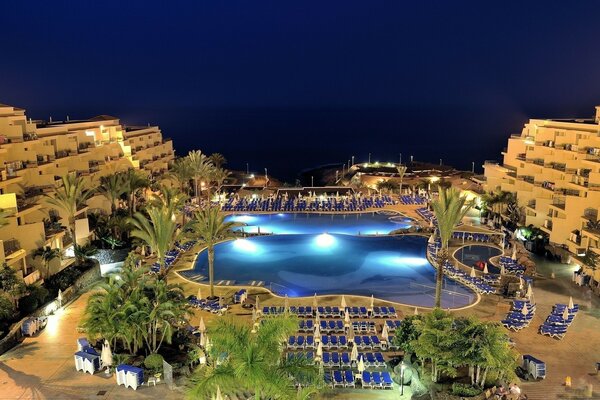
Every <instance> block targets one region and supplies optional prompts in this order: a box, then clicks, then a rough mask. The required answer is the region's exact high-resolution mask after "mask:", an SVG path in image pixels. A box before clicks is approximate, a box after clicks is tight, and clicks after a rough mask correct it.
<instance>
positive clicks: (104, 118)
mask: <svg viewBox="0 0 600 400" xmlns="http://www.w3.org/2000/svg"><path fill="white" fill-rule="evenodd" d="M115 119H119V118H118V117H113V116H112V115H106V114H102V115H97V116H95V117H94V118H90V119H89V120H88V121H113V120H115Z"/></svg>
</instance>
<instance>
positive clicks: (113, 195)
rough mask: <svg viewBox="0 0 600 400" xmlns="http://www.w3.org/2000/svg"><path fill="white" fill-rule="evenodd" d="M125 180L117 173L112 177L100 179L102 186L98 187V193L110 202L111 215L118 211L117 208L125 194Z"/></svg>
mask: <svg viewBox="0 0 600 400" xmlns="http://www.w3.org/2000/svg"><path fill="white" fill-rule="evenodd" d="M125 189H126V187H125V180H124V179H123V174H122V173H119V172H115V173H113V174H110V175H105V176H102V177H100V186H99V187H98V193H100V194H101V195H102V196H104V197H105V198H106V200H108V201H109V202H110V211H111V214H114V213H115V211H117V206H118V204H119V200H120V199H121V195H122V194H123V193H125Z"/></svg>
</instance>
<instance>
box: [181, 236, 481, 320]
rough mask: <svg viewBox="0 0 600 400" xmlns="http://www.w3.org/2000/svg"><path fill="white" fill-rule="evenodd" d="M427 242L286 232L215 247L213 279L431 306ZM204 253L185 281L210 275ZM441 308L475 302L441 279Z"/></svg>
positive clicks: (468, 293)
mask: <svg viewBox="0 0 600 400" xmlns="http://www.w3.org/2000/svg"><path fill="white" fill-rule="evenodd" d="M426 244H427V238H425V237H421V236H396V237H394V236H383V237H382V236H380V237H364V236H363V237H359V236H352V235H341V234H329V233H327V234H288V235H272V236H260V237H254V238H250V239H236V240H233V241H229V242H225V243H221V244H219V245H217V246H216V247H215V281H216V282H217V281H219V280H231V281H234V282H235V284H239V285H246V284H248V283H249V282H251V281H262V282H264V286H265V287H267V288H269V289H271V290H272V291H273V292H275V293H277V294H279V295H285V294H287V295H288V296H290V297H298V296H311V295H313V294H314V293H317V294H318V295H326V294H353V295H363V296H371V295H374V296H375V297H377V298H380V299H384V300H390V301H395V302H399V303H404V304H410V305H418V306H425V307H431V306H433V303H434V293H435V270H434V268H433V267H432V266H431V264H430V263H429V262H428V261H427V259H426V256H425V248H426ZM207 266H208V261H207V254H206V252H205V251H203V252H201V253H200V254H199V255H198V258H197V260H196V264H195V266H194V269H193V270H190V271H183V272H182V274H183V275H185V276H186V277H187V278H189V279H198V278H199V277H202V276H208V272H207ZM444 289H445V291H444V293H443V298H442V307H444V308H447V307H450V308H455V307H461V306H465V305H468V304H470V303H472V302H473V301H474V300H475V297H476V296H475V295H474V293H473V292H472V291H471V290H469V289H468V288H466V287H464V286H462V285H460V284H458V283H456V282H454V281H452V280H445V283H444Z"/></svg>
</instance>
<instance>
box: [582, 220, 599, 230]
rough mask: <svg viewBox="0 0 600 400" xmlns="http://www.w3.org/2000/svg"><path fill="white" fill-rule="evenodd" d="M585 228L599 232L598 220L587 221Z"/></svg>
mask: <svg viewBox="0 0 600 400" xmlns="http://www.w3.org/2000/svg"><path fill="white" fill-rule="evenodd" d="M585 226H586V228H587V229H589V230H591V231H596V232H598V231H600V220H589V221H588V222H587V223H586V224H585Z"/></svg>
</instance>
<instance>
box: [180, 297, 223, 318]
mask: <svg viewBox="0 0 600 400" xmlns="http://www.w3.org/2000/svg"><path fill="white" fill-rule="evenodd" d="M188 303H189V304H190V305H191V306H192V307H195V308H199V309H201V310H204V311H209V312H211V313H213V314H223V313H225V312H226V311H227V310H228V306H227V305H226V304H220V302H219V299H215V300H208V299H198V298H196V296H193V295H192V296H190V297H189V298H188Z"/></svg>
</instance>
